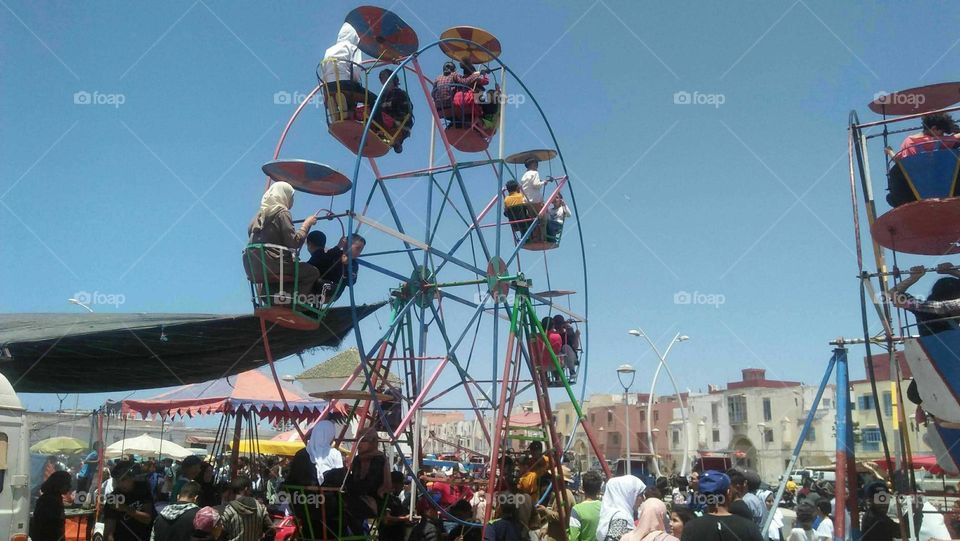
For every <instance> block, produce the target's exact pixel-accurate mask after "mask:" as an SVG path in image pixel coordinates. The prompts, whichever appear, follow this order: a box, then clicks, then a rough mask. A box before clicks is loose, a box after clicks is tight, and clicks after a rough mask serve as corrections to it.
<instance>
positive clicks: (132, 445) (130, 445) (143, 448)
mask: <svg viewBox="0 0 960 541" xmlns="http://www.w3.org/2000/svg"><path fill="white" fill-rule="evenodd" d="M192 454H193V453H192V452H191V451H190V450H188V449H184V448H183V447H181V446H179V445H177V444H176V443H173V442H172V441H166V440H161V439H159V438H154V437H153V436H151V435H149V434H143V435H142V436H137V437H135V438H127V439H125V440H120V441H118V442H116V443H113V444H110V445H108V446H107V449H106V451H104V453H103V456H105V457H106V458H117V457H119V456H121V455H138V456H145V457H156V456H157V455H162V456H163V457H170V458H174V459H182V458H186V457H188V456H190V455H192Z"/></svg>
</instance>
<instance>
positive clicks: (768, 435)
mask: <svg viewBox="0 0 960 541" xmlns="http://www.w3.org/2000/svg"><path fill="white" fill-rule="evenodd" d="M763 441H765V442H767V443H773V430H771V429H769V428H767V429H765V430H764V431H763Z"/></svg>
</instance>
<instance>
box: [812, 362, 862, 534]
mask: <svg viewBox="0 0 960 541" xmlns="http://www.w3.org/2000/svg"><path fill="white" fill-rule="evenodd" d="M833 358H834V360H835V361H836V368H837V456H836V458H837V466H836V476H837V482H836V488H835V495H836V502H837V507H836V512H835V513H834V522H835V524H834V539H835V540H837V541H843V540H844V539H845V538H846V537H845V536H846V534H847V531H846V530H847V524H846V518H845V517H846V516H847V515H846V511H847V483H848V482H851V481H854V480H853V479H848V478H847V474H848V473H849V472H848V471H847V464H848V463H849V462H848V461H852V460H853V448H852V447H851V443H852V442H851V441H849V440H848V439H847V438H848V437H849V435H850V430H849V428H850V425H849V423H850V415H849V413H850V412H849V409H850V377H849V373H848V372H847V348H845V347H838V348H836V349H834V350H833ZM815 409H816V408H815V407H812V408H811V411H815ZM851 489H852V490H856V486H855V481H854V485H853V486H852V487H851Z"/></svg>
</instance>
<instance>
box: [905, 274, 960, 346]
mask: <svg viewBox="0 0 960 541" xmlns="http://www.w3.org/2000/svg"><path fill="white" fill-rule="evenodd" d="M926 272H927V271H926V269H925V268H924V267H923V266H922V265H920V266H916V267H911V268H910V276H909V277H908V278H907V279H905V280H903V281H902V282H900V283H899V284H897V285H896V286H895V287H894V288H893V289H891V290H890V295H891V296H892V302H893V304H894V305H896V306H898V307H900V308H904V309H906V310H909V311H911V312H913V313H914V315H916V317H917V323H918V325H917V327H918V330H919V331H920V336H929V335H932V334H936V333H938V332H943V331H949V330H956V329H958V328H960V326H958V323H957V320H956V319H946V318H956V317H957V316H960V267H955V266H953V265H952V264H950V263H942V264H940V265H938V266H937V272H938V273H940V274H949V275H950V277H949V278H941V279H939V280H937V281H936V283H934V284H933V288H932V289H931V290H930V295H929V296H928V297H927V300H925V301H920V300H917V299H916V298H914V297H913V296H911V295H910V294H908V293H907V292H906V291H907V289H908V288H909V287H910V286H912V285H913V284H915V283H917V281H918V280H920V278H923V276H924V275H925V274H926Z"/></svg>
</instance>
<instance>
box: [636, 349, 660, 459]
mask: <svg viewBox="0 0 960 541" xmlns="http://www.w3.org/2000/svg"><path fill="white" fill-rule="evenodd" d="M641 332H642V331H641ZM644 336H646V335H644ZM648 341H649V340H648ZM650 345H651V346H652V345H653V344H650ZM657 355H659V353H658V354H657ZM661 368H663V363H658V364H657V369H656V370H654V372H653V380H652V381H651V382H650V394H648V395H647V414H646V417H647V447H648V450H649V451H650V453H651V454H652V455H653V473H654V474H655V475H656V476H657V477H660V461H658V460H657V451H656V450H655V449H654V448H653V393H655V392H656V387H657V378H659V377H660V369H661Z"/></svg>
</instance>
